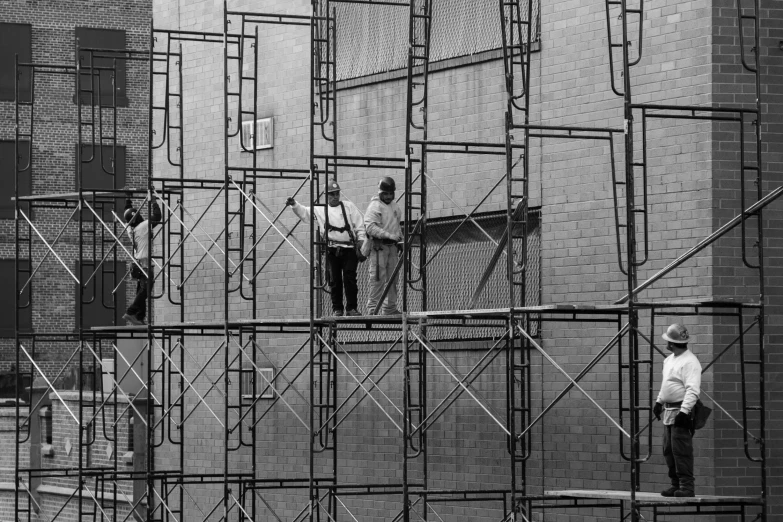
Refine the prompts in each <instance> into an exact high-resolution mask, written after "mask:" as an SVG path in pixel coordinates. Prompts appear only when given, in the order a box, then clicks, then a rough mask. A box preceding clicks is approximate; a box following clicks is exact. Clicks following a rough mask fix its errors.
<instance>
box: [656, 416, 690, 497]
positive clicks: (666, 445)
mask: <svg viewBox="0 0 783 522" xmlns="http://www.w3.org/2000/svg"><path fill="white" fill-rule="evenodd" d="M663 458H664V459H666V465H667V466H669V479H671V483H672V486H675V487H677V488H679V489H683V490H687V491H694V478H693V432H692V431H691V430H689V429H688V428H680V427H678V426H675V425H673V424H672V425H668V426H666V425H664V427H663Z"/></svg>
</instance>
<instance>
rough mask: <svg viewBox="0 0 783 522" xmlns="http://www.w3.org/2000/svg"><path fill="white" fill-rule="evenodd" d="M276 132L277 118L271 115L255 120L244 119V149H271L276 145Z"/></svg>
mask: <svg viewBox="0 0 783 522" xmlns="http://www.w3.org/2000/svg"><path fill="white" fill-rule="evenodd" d="M274 132H275V119H274V117H272V116H270V117H269V118H261V119H259V120H256V121H255V125H253V121H252V120H249V121H243V122H242V150H243V151H250V150H253V148H255V149H256V150H260V149H271V148H272V147H274Z"/></svg>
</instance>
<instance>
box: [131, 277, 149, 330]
mask: <svg viewBox="0 0 783 522" xmlns="http://www.w3.org/2000/svg"><path fill="white" fill-rule="evenodd" d="M134 279H136V297H135V298H134V299H133V303H131V305H130V306H129V307H128V311H127V313H128V315H132V316H133V317H135V318H136V319H138V320H139V321H143V320H144V317H145V316H146V315H147V278H146V277H144V276H143V275H142V276H141V277H136V278H134Z"/></svg>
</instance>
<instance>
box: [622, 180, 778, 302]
mask: <svg viewBox="0 0 783 522" xmlns="http://www.w3.org/2000/svg"><path fill="white" fill-rule="evenodd" d="M781 195H783V186H780V187H778V188H776V189H775V190H773V191H772V192H770V193H769V194H767V195H766V196H764V197H763V198H761V199H760V200H758V201H757V202H756V203H754V204H753V205H751V206H749V207H748V208H747V210H744V211H743V212H742V213H741V214H739V215H737V216H734V217H733V218H732V219H731V221H729V222H728V223H726V224H725V225H723V226H722V227H720V228H719V229H718V230H716V231H715V232H713V233H712V234H710V235H709V236H707V237H706V238H704V239H703V240H701V241H700V242H699V243H698V244H697V245H696V246H694V247H693V248H691V249H690V250H688V251H687V252H685V253H683V254H682V255H680V257H678V258H677V259H675V260H674V261H672V262H671V263H669V264H668V265H666V266H665V267H664V268H662V269H661V270H660V271H658V273H656V274H655V275H653V276H652V277H650V278H649V279H648V280H647V281H645V282H644V283H642V284H640V285H639V286H637V287H636V288H634V289H633V290H632V291H631V292H630V293H629V294H626V295H624V296H623V297H621V298H620V299H618V300H617V301H615V302H614V304H622V303H625V302H626V301H628V299H630V298H631V297H632V296H634V295H636V294H638V293H639V292H641V291H642V290H644V289H646V288H647V287H649V286H651V285H652V284H653V283H655V282H656V281H658V280H659V279H661V278H662V277H663V276H665V275H666V274H668V273H669V272H671V271H672V270H674V269H675V268H677V267H678V266H680V265H681V264H683V263H684V262H685V261H687V260H688V259H690V258H692V257H693V256H695V255H696V254H698V253H699V252H701V251H702V250H704V249H705V248H706V247H707V246H709V245H711V244H712V243H714V242H715V241H717V240H718V239H719V238H721V237H722V236H724V235H726V234H727V233H728V232H729V231H731V230H732V229H733V228H734V227H736V226H737V225H739V224H740V223H743V222H744V221H745V220H746V219H748V218H749V217H750V216H751V215H752V214H755V213H756V212H758V211H759V210H761V209H762V208H764V207H766V206H767V205H769V204H770V203H772V202H773V201H775V200H776V199H778V198H779V197H780V196H781Z"/></svg>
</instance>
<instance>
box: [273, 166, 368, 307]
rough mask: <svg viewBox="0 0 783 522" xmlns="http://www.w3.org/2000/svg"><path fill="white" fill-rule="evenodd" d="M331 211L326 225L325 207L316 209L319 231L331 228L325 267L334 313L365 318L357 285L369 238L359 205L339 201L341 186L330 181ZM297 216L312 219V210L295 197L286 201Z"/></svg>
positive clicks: (329, 199)
mask: <svg viewBox="0 0 783 522" xmlns="http://www.w3.org/2000/svg"><path fill="white" fill-rule="evenodd" d="M326 201H327V203H328V207H327V208H328V209H329V225H328V227H327V224H326V217H325V216H326V213H325V211H324V207H322V206H316V207H315V219H316V221H317V223H318V228H319V229H320V230H322V231H323V230H326V229H327V228H328V229H329V233H328V234H327V241H328V242H327V252H326V267H327V274H328V278H329V281H328V282H329V291H330V292H331V295H332V310H333V311H334V315H335V316H337V317H340V316H343V315H348V316H359V315H362V314H361V312H359V310H358V300H359V286H358V284H357V283H356V269H357V268H358V266H359V262H360V261H364V257H363V256H361V249H362V247H363V245H364V242H365V239H366V237H367V236H366V235H365V233H364V219H363V218H362V213H361V212H359V209H358V208H356V205H354V204H353V203H351V202H350V201H340V185H338V184H337V182H336V181H330V182H329V184H328V186H327V190H326ZM285 203H286V205H290V206H291V208H292V210H293V211H294V213H295V214H296V215H297V216H299V219H301V220H302V221H307V220H309V219H310V207H306V206H304V205H300V204H299V203H297V201H296V200H295V199H294V198H293V197H289V198H288V199H286V202H285ZM343 290H345V309H343Z"/></svg>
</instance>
